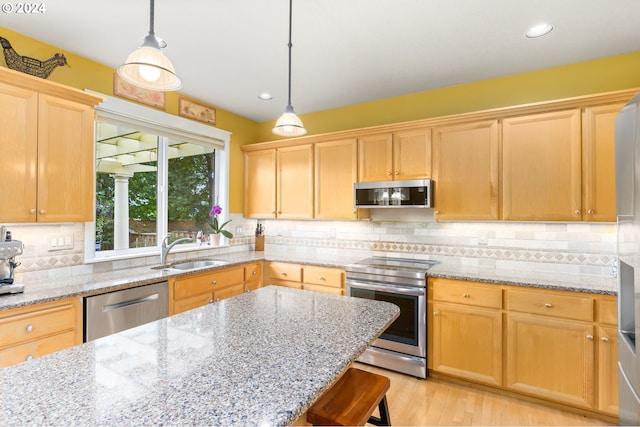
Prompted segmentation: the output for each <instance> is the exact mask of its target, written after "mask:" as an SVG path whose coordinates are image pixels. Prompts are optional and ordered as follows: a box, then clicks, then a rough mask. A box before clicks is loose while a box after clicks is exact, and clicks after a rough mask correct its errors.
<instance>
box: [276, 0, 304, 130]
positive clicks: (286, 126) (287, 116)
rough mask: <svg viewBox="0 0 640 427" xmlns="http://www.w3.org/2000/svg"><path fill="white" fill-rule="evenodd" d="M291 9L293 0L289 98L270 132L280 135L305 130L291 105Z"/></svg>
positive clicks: (290, 4)
mask: <svg viewBox="0 0 640 427" xmlns="http://www.w3.org/2000/svg"><path fill="white" fill-rule="evenodd" d="M292 9H293V0H289V44H288V45H287V46H289V98H288V103H287V106H286V108H285V110H284V114H283V115H282V116H280V118H279V119H278V121H277V122H276V125H275V127H274V128H273V129H272V132H273V133H275V134H276V135H280V136H302V135H304V134H306V133H307V130H306V129H305V128H304V126H303V125H302V120H300V118H299V117H298V116H296V113H295V111H293V106H292V105H291V46H293V45H292V44H291V17H292Z"/></svg>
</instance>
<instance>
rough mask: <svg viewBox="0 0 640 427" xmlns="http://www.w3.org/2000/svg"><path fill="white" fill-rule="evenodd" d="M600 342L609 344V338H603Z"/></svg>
mask: <svg viewBox="0 0 640 427" xmlns="http://www.w3.org/2000/svg"><path fill="white" fill-rule="evenodd" d="M600 341H602V342H609V338H607V337H602V338H600Z"/></svg>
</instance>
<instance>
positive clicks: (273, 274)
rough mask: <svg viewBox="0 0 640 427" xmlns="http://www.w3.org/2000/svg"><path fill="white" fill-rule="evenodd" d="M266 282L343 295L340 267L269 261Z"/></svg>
mask: <svg viewBox="0 0 640 427" xmlns="http://www.w3.org/2000/svg"><path fill="white" fill-rule="evenodd" d="M266 272H267V284H270V285H277V286H285V287H288V288H295V289H307V290H310V291H317V292H326V293H331V294H336V295H344V285H345V272H344V270H342V269H340V268H332V267H319V266H308V265H305V266H303V265H300V264H290V263H286V262H270V263H268V264H267V268H266Z"/></svg>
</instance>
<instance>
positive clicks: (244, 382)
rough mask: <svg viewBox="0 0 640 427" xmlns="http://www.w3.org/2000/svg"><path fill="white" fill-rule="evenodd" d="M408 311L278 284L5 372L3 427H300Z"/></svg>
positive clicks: (0, 402) (0, 404)
mask: <svg viewBox="0 0 640 427" xmlns="http://www.w3.org/2000/svg"><path fill="white" fill-rule="evenodd" d="M398 314H399V309H398V307H397V306H395V305H393V304H390V303H387V302H382V301H372V300H366V299H360V298H344V297H340V296H336V295H329V294H324V293H318V292H311V291H302V290H296V289H288V288H282V287H277V286H268V287H265V288H261V289H258V290H257V291H255V292H249V293H245V294H242V295H239V296H237V297H234V298H230V299H227V300H224V301H220V302H217V303H215V304H209V305H206V306H204V307H201V308H198V309H195V310H191V311H188V312H185V313H182V314H178V315H175V316H171V317H168V318H165V319H162V320H158V321H155V322H152V323H148V324H146V325H143V326H139V327H137V328H133V329H129V330H127V331H124V332H120V333H117V334H114V335H110V336H108V337H104V338H100V339H98V340H95V341H92V342H89V343H86V344H82V345H80V346H75V347H72V348H70V349H67V350H63V351H60V352H57V353H54V354H50V355H48V356H44V357H41V358H38V359H34V360H32V361H29V362H26V363H21V364H19V365H16V366H12V367H8V368H5V369H3V370H2V371H1V372H0V377H1V378H2V380H1V381H0V420H2V425H7V426H14V425H15V426H18V425H20V426H22V425H27V424H36V425H91V426H98V425H109V426H113V425H224V426H235V425H239V426H250V425H255V426H258V425H259V426H273V425H287V424H290V423H292V422H294V421H295V420H296V419H297V418H298V417H299V416H300V415H301V414H303V413H304V412H305V411H306V410H307V408H308V407H309V406H310V405H311V404H312V403H313V402H314V401H315V400H316V399H317V398H318V397H319V396H320V395H321V394H322V393H323V392H324V391H325V390H327V389H328V388H329V387H330V386H331V385H332V384H333V383H334V382H335V381H336V380H337V379H338V378H339V377H340V376H341V375H342V374H343V373H344V371H345V370H346V369H347V368H348V367H349V365H351V363H352V362H353V361H355V359H356V358H357V357H358V356H359V355H360V354H361V353H362V352H363V351H364V350H365V349H366V348H367V347H368V346H369V345H370V344H371V343H372V342H373V341H374V340H375V339H376V338H377V337H378V336H379V335H380V333H381V332H382V331H384V330H385V329H386V328H387V326H389V325H390V324H391V323H392V321H393V320H395V318H396V317H397V316H398Z"/></svg>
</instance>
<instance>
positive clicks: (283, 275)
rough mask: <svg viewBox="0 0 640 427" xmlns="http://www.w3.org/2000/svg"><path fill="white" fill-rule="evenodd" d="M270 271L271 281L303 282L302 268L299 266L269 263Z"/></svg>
mask: <svg viewBox="0 0 640 427" xmlns="http://www.w3.org/2000/svg"><path fill="white" fill-rule="evenodd" d="M268 271H269V278H270V279H279V280H288V281H291V282H302V267H301V266H300V265H298V264H287V263H282V262H272V263H269V270H268Z"/></svg>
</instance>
